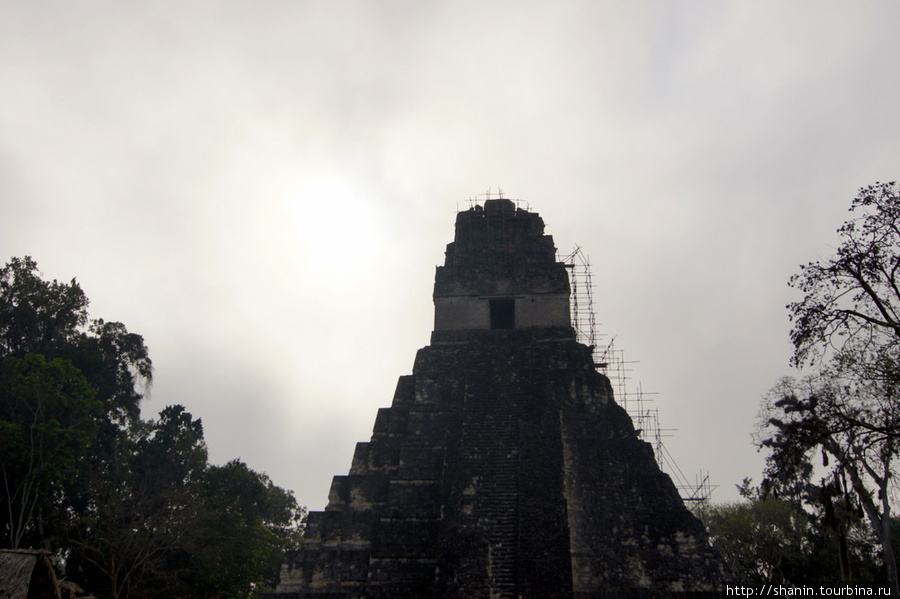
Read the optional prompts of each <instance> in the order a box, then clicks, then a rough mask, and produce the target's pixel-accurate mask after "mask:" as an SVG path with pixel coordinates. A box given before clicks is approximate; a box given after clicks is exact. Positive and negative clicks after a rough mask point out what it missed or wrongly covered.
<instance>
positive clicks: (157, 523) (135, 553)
mask: <svg viewBox="0 0 900 599" xmlns="http://www.w3.org/2000/svg"><path fill="white" fill-rule="evenodd" d="M206 459H207V457H206V444H205V442H204V440H203V426H202V423H201V422H200V420H195V419H194V418H193V417H192V416H191V414H190V413H188V412H187V411H185V409H184V407H182V406H169V407H167V408H165V409H164V410H163V411H162V412H161V413H160V416H159V419H158V420H155V421H149V422H146V423H140V424H138V425H135V426H133V427H132V428H131V429H130V431H129V434H127V435H123V436H122V437H121V438H120V439H119V443H118V444H117V456H116V459H115V460H113V461H111V462H107V463H104V464H102V465H100V466H99V467H97V466H95V467H93V468H91V469H90V470H88V472H86V473H85V474H86V476H85V477H84V480H83V487H82V488H83V492H84V494H83V495H82V496H81V497H82V501H83V503H82V504H81V505H79V507H78V512H77V516H76V517H75V518H74V519H73V521H72V523H71V529H70V531H69V534H68V535H67V543H68V544H69V545H71V546H72V547H73V549H74V553H73V555H72V557H71V558H70V562H71V570H72V574H74V575H75V576H76V577H77V578H80V579H81V580H82V581H83V582H85V583H86V584H87V585H88V586H91V587H94V588H105V589H106V592H105V595H106V596H108V597H111V598H113V599H119V598H122V597H128V596H130V595H132V594H134V591H136V590H137V591H140V589H141V588H151V589H154V590H155V591H156V592H159V593H161V594H162V596H165V593H167V592H169V588H168V587H169V586H170V585H172V584H174V583H175V579H176V577H175V574H176V573H175V572H173V571H171V569H170V568H169V560H170V556H171V553H172V552H173V551H176V550H178V549H180V548H182V547H183V546H184V542H185V538H187V537H188V535H189V532H190V530H191V527H192V526H193V522H194V520H195V519H196V516H197V512H198V508H197V486H198V485H199V483H200V481H201V480H202V478H203V475H204V472H205V470H206V467H207V461H206Z"/></svg>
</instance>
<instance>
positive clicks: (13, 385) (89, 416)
mask: <svg viewBox="0 0 900 599" xmlns="http://www.w3.org/2000/svg"><path fill="white" fill-rule="evenodd" d="M101 407H102V406H101V404H100V402H99V401H97V400H96V399H94V391H93V389H91V387H90V385H89V384H88V382H87V380H86V379H85V378H84V377H83V376H82V375H81V373H80V372H79V371H78V370H77V369H76V368H75V367H74V366H72V364H71V363H70V362H69V361H67V360H62V359H59V358H57V359H54V360H50V361H47V360H46V359H45V358H44V357H43V356H41V355H38V354H28V355H26V356H25V357H24V358H15V357H6V358H3V359H2V360H0V475H2V484H3V486H2V488H0V498H2V508H3V512H2V515H0V523H2V527H3V531H4V533H5V535H4V536H5V541H6V543H7V544H8V546H9V547H11V548H13V549H16V548H19V547H20V546H22V544H23V542H24V541H25V540H26V539H27V540H29V541H30V544H35V543H40V544H42V545H46V542H47V539H46V536H45V534H44V531H43V530H42V529H43V526H42V524H43V517H42V516H43V514H44V511H45V510H48V511H49V510H50V509H52V507H53V504H54V503H55V502H59V501H61V498H62V497H63V494H64V491H65V486H66V485H67V484H70V483H71V482H72V481H73V480H74V478H75V476H76V473H77V471H78V466H79V465H80V463H81V461H82V458H83V456H84V454H85V453H86V451H87V448H88V447H89V446H90V444H91V442H92V441H93V439H94V436H95V435H96V432H97V419H98V417H99V415H100V413H101Z"/></svg>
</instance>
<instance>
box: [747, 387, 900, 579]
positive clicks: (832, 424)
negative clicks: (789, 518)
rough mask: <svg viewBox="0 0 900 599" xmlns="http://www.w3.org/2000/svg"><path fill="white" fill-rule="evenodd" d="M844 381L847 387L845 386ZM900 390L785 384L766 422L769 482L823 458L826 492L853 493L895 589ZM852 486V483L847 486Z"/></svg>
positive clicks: (774, 392) (770, 405)
mask: <svg viewBox="0 0 900 599" xmlns="http://www.w3.org/2000/svg"><path fill="white" fill-rule="evenodd" d="M841 383H843V384H841ZM898 394H900V386H897V385H894V384H890V385H887V384H884V382H882V384H876V382H875V381H872V380H869V379H862V380H860V379H856V378H849V379H844V380H842V377H841V375H840V371H835V370H830V371H828V372H826V373H820V374H818V375H815V376H809V377H807V378H805V379H803V380H802V381H796V380H794V379H784V380H782V381H781V382H780V383H779V384H778V385H777V386H776V387H775V388H774V389H773V390H772V392H770V394H769V397H768V399H767V404H766V409H765V418H766V424H767V425H768V432H769V436H768V437H767V438H764V439H762V441H761V446H762V447H764V448H767V449H769V450H770V452H771V453H770V455H769V456H768V458H767V461H768V465H769V477H770V478H774V477H776V476H780V477H782V478H784V477H790V476H791V475H792V473H794V472H796V470H797V469H798V468H800V467H802V465H803V464H805V463H807V462H808V461H809V459H810V455H811V454H813V453H815V452H821V454H822V459H823V463H824V464H825V465H826V466H828V467H829V468H830V470H829V472H828V476H827V477H826V481H824V482H825V483H826V484H823V487H832V488H840V489H847V488H848V487H849V489H851V490H852V493H853V494H854V496H855V499H856V501H857V502H858V505H859V506H860V507H861V508H862V511H863V513H864V514H865V516H866V518H867V520H868V522H869V524H870V526H871V530H872V532H873V533H874V534H875V535H876V537H877V538H878V540H879V542H880V544H881V547H882V552H883V558H884V565H885V569H886V573H887V578H888V581H889V582H890V583H891V584H892V585H893V586H894V588H895V589H896V584H897V565H896V559H895V556H894V552H893V543H892V530H891V529H892V526H891V523H892V514H891V503H890V488H889V487H890V483H891V473H892V472H893V470H894V468H895V466H894V458H895V457H896V455H897V443H898V439H897V431H900V397H898ZM845 481H847V482H845Z"/></svg>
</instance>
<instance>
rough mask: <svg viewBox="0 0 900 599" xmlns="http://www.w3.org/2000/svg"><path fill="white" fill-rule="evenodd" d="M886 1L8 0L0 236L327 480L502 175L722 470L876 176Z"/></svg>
mask: <svg viewBox="0 0 900 599" xmlns="http://www.w3.org/2000/svg"><path fill="white" fill-rule="evenodd" d="M898 17H900V4H898V3H896V2H888V1H887V0H879V1H874V0H872V1H866V0H862V1H857V2H846V1H840V2H833V1H823V0H816V1H797V2H785V0H772V1H767V0H757V1H754V2H747V1H743V2H737V1H735V2H723V1H721V0H708V1H704V0H690V1H687V0H686V1H683V2H673V1H671V0H658V1H657V0H653V1H651V0H644V1H635V0H631V1H627V2H626V1H625V0H622V1H620V2H610V1H597V0H591V1H584V2H523V1H507V2H474V1H473V2H465V1H455V2H434V1H433V2H421V1H418V0H416V1H392V0H379V1H372V0H360V1H351V0H347V1H343V0H341V1H329V2H325V1H321V2H308V1H302V0H268V1H250V0H243V1H237V0H230V1H229V0H215V1H212V0H211V1H208V2H204V1H189V2H184V1H179V2H174V1H172V2H162V1H152V0H144V1H142V2H130V3H122V2H117V1H96V2H80V1H70V2H56V1H52V2H51V1H43V0H0V260H2V262H4V263H5V262H6V261H8V260H9V258H10V257H12V256H22V255H25V254H30V255H32V256H33V257H34V258H35V260H37V262H38V264H39V266H40V268H41V270H42V271H43V273H44V275H45V277H47V278H50V279H53V278H56V279H61V280H69V279H71V278H72V277H77V279H78V281H79V282H80V283H81V285H82V287H83V289H84V290H85V292H86V293H87V294H88V296H89V297H90V298H91V301H92V304H91V314H92V316H94V317H102V318H104V319H106V320H117V321H121V322H123V323H125V325H126V326H127V327H128V329H129V330H130V331H132V332H136V333H139V334H141V335H143V336H144V339H145V341H146V343H147V345H148V347H149V349H150V355H151V357H152V359H153V362H154V365H155V383H154V386H153V390H152V395H151V397H150V398H149V399H148V400H147V401H146V402H145V404H144V415H145V416H146V417H152V416H153V415H155V414H157V413H158V412H159V411H160V410H161V409H162V408H163V407H165V406H166V405H169V404H174V403H180V404H184V405H185V406H187V408H188V410H189V411H190V412H192V413H193V414H194V416H195V417H200V418H202V419H203V423H204V426H205V431H206V439H207V443H208V445H209V449H210V456H211V459H212V460H213V461H214V462H216V463H224V462H226V461H228V460H230V459H232V458H236V457H240V458H241V459H243V460H245V461H246V462H247V463H248V464H249V465H250V466H251V467H252V468H254V469H256V470H260V471H265V472H267V473H268V474H269V475H270V476H271V477H272V479H273V480H274V481H275V483H276V484H278V485H280V486H283V487H286V488H289V489H292V490H294V491H295V492H296V495H297V497H298V500H299V501H300V502H301V503H302V504H305V505H307V506H309V507H310V508H313V509H320V508H322V507H323V506H324V505H325V502H326V500H327V493H328V488H329V486H330V481H331V477H332V476H333V475H335V474H346V473H347V471H348V469H349V466H350V459H351V456H352V454H353V449H354V446H355V443H356V442H357V441H364V440H367V439H368V438H369V435H370V434H371V429H372V425H373V423H374V420H375V414H376V410H377V408H378V407H382V406H387V405H390V402H391V398H392V396H393V391H394V387H395V385H396V381H397V377H398V376H400V375H403V374H408V373H410V372H411V369H412V365H413V359H414V357H415V353H416V350H417V349H418V348H420V347H422V346H424V345H427V344H428V342H429V337H430V332H431V327H432V317H433V307H432V301H431V293H432V285H433V279H434V267H435V266H436V265H438V264H442V263H443V252H444V247H445V245H446V244H447V243H448V242H450V241H452V237H453V223H454V218H455V213H456V211H457V209H465V208H468V206H469V204H468V202H467V200H468V199H469V198H473V197H476V195H477V194H483V193H485V191H486V190H488V189H489V188H490V189H492V190H493V191H495V192H496V191H497V189H498V188H499V189H502V190H503V192H504V193H505V195H506V197H510V198H519V199H521V200H523V201H527V202H528V203H529V205H530V206H531V208H532V209H533V210H534V211H536V212H538V213H539V214H540V215H541V216H542V217H543V218H544V221H545V223H546V231H547V233H548V234H550V235H552V236H553V237H554V239H555V242H556V245H557V248H559V250H560V251H561V252H562V253H564V254H565V253H568V252H569V251H571V249H572V248H573V246H575V245H576V244H578V245H580V246H581V247H582V248H583V251H584V252H585V253H586V254H588V255H589V256H590V260H591V262H592V265H593V274H594V280H595V282H596V289H595V294H594V302H595V306H596V311H597V319H598V321H599V322H600V323H602V326H601V330H602V332H604V333H606V334H607V339H609V338H611V337H612V336H615V338H616V345H617V347H619V348H620V349H623V350H624V351H625V355H626V358H627V359H628V360H635V361H638V363H637V364H634V365H633V372H632V373H631V374H632V376H633V378H634V382H638V381H639V382H640V383H641V386H642V388H643V389H644V391H653V392H656V393H657V395H654V396H652V397H653V398H654V406H655V407H656V408H657V409H658V410H659V412H660V418H661V421H662V426H663V427H665V428H671V429H677V431H676V432H675V433H674V436H673V437H672V438H670V439H667V440H666V446H667V448H668V449H669V451H670V453H672V454H673V456H674V457H675V459H676V460H677V462H678V464H679V466H680V467H681V468H682V470H684V471H685V472H686V473H689V474H690V475H691V476H693V473H695V472H697V471H699V470H701V469H702V470H704V471H709V473H710V476H711V478H712V482H713V484H716V485H718V489H717V490H716V492H715V494H714V496H713V497H714V499H717V500H729V499H733V498H735V497H736V493H735V491H734V485H735V484H736V483H739V482H740V481H741V479H742V478H744V477H745V476H750V477H754V479H755V480H756V481H758V480H759V478H760V472H761V469H762V457H761V456H760V455H759V454H757V453H756V450H755V448H754V447H753V445H752V440H751V437H750V434H751V432H752V430H753V426H754V423H755V418H756V413H757V410H758V408H759V402H760V398H761V396H762V395H763V394H764V393H765V392H766V391H767V390H768V389H769V388H770V387H771V386H772V385H773V384H774V383H775V382H776V381H777V379H778V378H779V377H781V376H783V375H786V374H790V368H789V365H788V360H789V357H790V353H791V347H790V345H789V342H788V337H787V333H788V330H789V323H788V320H787V313H786V311H785V309H784V305H785V304H786V303H787V302H789V301H791V300H792V299H794V298H795V297H796V296H795V295H794V292H792V291H791V290H790V289H789V288H788V287H787V284H786V281H787V279H788V278H789V276H790V275H791V274H792V273H794V272H796V271H797V270H798V265H799V264H801V263H804V262H808V261H810V260H813V259H816V258H818V257H824V256H827V255H829V254H830V252H831V247H833V246H834V245H835V243H836V239H837V236H836V234H835V229H837V227H838V226H840V224H841V223H842V222H843V220H844V219H845V218H847V212H846V210H847V208H848V207H849V205H850V201H851V199H852V198H853V197H854V195H855V193H856V190H857V189H858V188H859V187H861V186H863V185H866V184H869V183H874V182H875V181H877V180H881V181H884V180H893V179H895V178H898V177H900V168H898V161H897V159H898V156H900V119H898V115H897V111H898V107H900V69H898V58H900V36H898V35H897V28H898V24H900V19H898Z"/></svg>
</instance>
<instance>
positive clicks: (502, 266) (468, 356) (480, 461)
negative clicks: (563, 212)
mask: <svg viewBox="0 0 900 599" xmlns="http://www.w3.org/2000/svg"><path fill="white" fill-rule="evenodd" d="M555 254H556V251H555V248H554V245H553V239H552V237H550V236H548V235H544V222H543V220H542V219H541V218H540V216H539V215H538V214H537V213H535V212H530V211H527V210H523V209H518V208H516V206H515V204H514V203H513V202H511V201H509V200H504V199H495V200H487V201H485V202H484V206H483V207H482V206H475V207H474V208H472V209H469V210H467V211H465V212H460V213H458V214H457V219H456V236H455V239H454V241H453V242H452V243H450V244H449V245H448V246H447V252H446V262H445V264H444V266H439V267H438V268H437V274H436V277H435V285H434V309H435V312H434V332H433V333H432V337H431V345H429V346H427V347H424V348H422V349H420V350H419V352H418V354H417V356H416V359H415V364H414V366H413V371H412V374H411V375H406V376H401V377H400V379H399V382H398V383H397V390H396V392H395V394H394V399H393V402H392V403H391V407H389V408H381V409H380V410H378V415H377V417H376V419H375V426H374V430H373V432H372V437H371V439H370V440H369V441H368V442H364V443H358V444H357V446H356V452H355V454H354V457H353V463H352V465H351V466H350V472H349V474H348V475H346V476H335V477H334V482H333V483H332V486H331V491H330V493H329V497H328V505H327V507H326V508H325V511H323V512H312V513H310V514H309V519H308V523H307V529H306V536H305V540H304V543H303V546H302V548H301V549H300V550H298V551H294V552H290V553H289V554H288V555H287V556H286V558H285V562H284V564H283V566H282V572H281V581H280V583H279V585H278V587H277V589H276V593H274V594H273V595H271V597H276V598H278V599H300V598H309V599H313V598H316V599H351V598H353V599H355V598H360V599H361V598H432V597H434V598H454V599H470V598H471V599H481V598H484V599H506V598H510V599H513V598H516V599H520V598H521V599H524V598H529V599H531V598H534V599H548V598H556V597H559V598H563V597H564V598H572V599H587V598H593V597H632V596H634V597H644V596H646V597H649V596H659V595H669V594H674V595H681V596H688V595H693V596H696V595H697V594H705V593H706V592H714V591H715V590H716V589H718V588H719V584H720V582H721V580H722V569H721V564H720V562H719V559H718V557H717V556H716V555H715V554H714V553H713V551H712V550H711V549H710V548H709V545H708V542H707V537H706V533H705V531H704V529H703V527H702V525H701V524H700V522H699V521H698V520H697V519H696V518H695V517H694V516H693V515H692V514H691V513H690V512H689V511H688V510H687V509H686V508H685V507H684V504H683V503H682V501H681V498H680V497H679V494H678V492H677V490H676V488H675V486H674V485H673V483H672V481H671V480H670V479H669V477H668V475H666V474H664V473H663V472H661V471H660V470H659V468H658V466H657V464H656V462H655V460H654V458H653V451H652V448H651V446H650V445H649V444H648V443H646V442H644V441H642V440H641V439H640V438H639V437H638V435H637V434H636V432H635V429H634V427H633V425H632V422H631V419H630V418H629V416H628V415H627V413H626V412H625V410H624V409H622V408H621V407H620V406H619V405H617V404H616V402H615V400H614V398H613V392H612V387H611V386H610V383H609V380H608V379H607V378H606V377H605V376H604V375H602V374H601V373H599V372H597V370H596V369H595V367H594V364H593V359H592V354H591V348H589V347H587V346H585V345H582V344H580V343H578V342H577V341H576V339H575V332H574V330H573V328H572V326H571V324H570V320H569V278H568V273H567V270H566V268H565V266H564V265H563V264H562V263H559V262H557V261H556V258H555Z"/></svg>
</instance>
